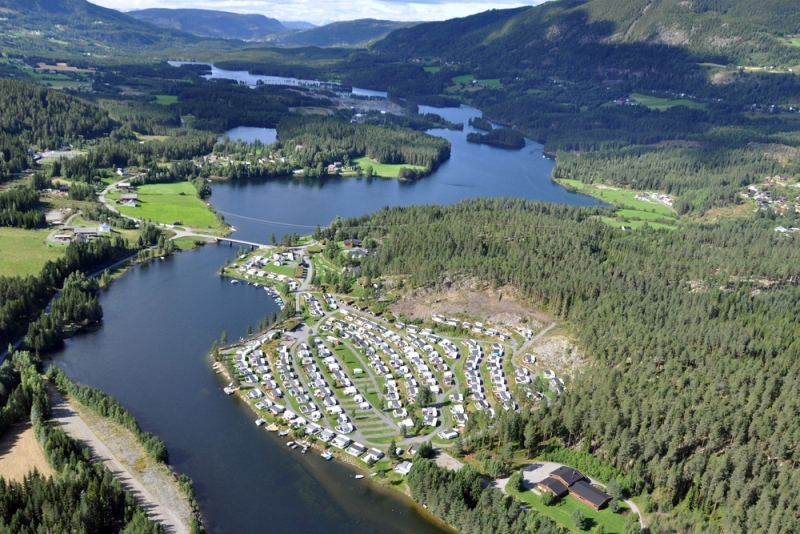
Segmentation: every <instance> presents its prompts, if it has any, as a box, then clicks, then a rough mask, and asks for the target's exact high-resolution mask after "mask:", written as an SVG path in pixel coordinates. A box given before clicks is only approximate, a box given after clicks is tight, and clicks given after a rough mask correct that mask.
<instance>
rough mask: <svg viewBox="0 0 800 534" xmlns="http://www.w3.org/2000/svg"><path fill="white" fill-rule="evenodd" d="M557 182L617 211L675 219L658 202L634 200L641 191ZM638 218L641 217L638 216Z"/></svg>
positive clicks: (566, 180)
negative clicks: (630, 211) (608, 204)
mask: <svg viewBox="0 0 800 534" xmlns="http://www.w3.org/2000/svg"><path fill="white" fill-rule="evenodd" d="M559 181H560V182H561V183H563V184H565V185H568V186H570V187H572V188H573V189H575V190H577V191H580V192H581V193H586V194H587V195H592V196H593V197H596V198H599V199H600V200H604V201H605V202H608V203H610V204H614V205H615V206H616V207H617V208H619V209H626V208H627V209H631V210H635V211H641V212H647V213H654V214H657V215H658V216H659V217H665V218H670V219H675V218H677V215H676V214H675V212H674V211H673V210H672V208H670V207H669V206H665V205H664V204H662V203H660V202H648V201H646V200H636V195H638V194H639V193H641V191H632V190H630V189H601V188H599V187H595V186H592V185H588V184H584V183H583V182H581V181H580V180H568V179H565V180H559ZM639 217H643V215H639Z"/></svg>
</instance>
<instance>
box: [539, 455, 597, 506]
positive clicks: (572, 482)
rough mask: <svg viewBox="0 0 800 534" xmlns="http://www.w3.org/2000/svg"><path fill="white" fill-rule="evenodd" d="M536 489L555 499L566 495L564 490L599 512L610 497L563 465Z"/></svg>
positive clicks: (574, 470)
mask: <svg viewBox="0 0 800 534" xmlns="http://www.w3.org/2000/svg"><path fill="white" fill-rule="evenodd" d="M537 487H538V488H539V489H541V490H542V491H551V492H552V493H553V494H554V495H556V496H557V497H561V496H563V495H566V493H565V490H566V492H567V493H569V495H571V496H572V497H575V498H576V499H578V500H579V501H581V502H582V503H584V504H587V505H589V506H591V507H592V508H594V509H595V510H600V509H601V508H603V507H605V506H606V505H608V503H609V502H610V501H611V495H609V494H607V493H606V492H604V491H602V490H599V489H597V488H595V487H594V486H592V485H591V484H590V483H589V479H588V478H586V476H584V474H583V473H581V472H580V471H578V470H577V469H573V468H571V467H567V466H565V465H562V466H561V467H559V468H558V469H556V470H555V471H553V472H552V473H550V476H549V477H547V478H546V479H544V480H543V481H541V482H539V483H538V484H537Z"/></svg>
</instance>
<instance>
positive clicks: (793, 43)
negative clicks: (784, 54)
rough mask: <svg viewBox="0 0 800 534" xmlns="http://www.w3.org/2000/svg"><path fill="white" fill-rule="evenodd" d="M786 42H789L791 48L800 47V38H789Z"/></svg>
mask: <svg viewBox="0 0 800 534" xmlns="http://www.w3.org/2000/svg"><path fill="white" fill-rule="evenodd" d="M786 42H788V43H789V45H790V46H800V37H787V38H786Z"/></svg>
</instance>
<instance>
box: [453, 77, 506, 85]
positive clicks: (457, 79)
mask: <svg viewBox="0 0 800 534" xmlns="http://www.w3.org/2000/svg"><path fill="white" fill-rule="evenodd" d="M472 80H475V81H476V82H478V83H479V84H481V85H484V86H486V87H491V88H495V87H500V78H492V79H488V80H476V79H475V76H474V75H472V74H465V75H463V76H456V77H455V78H453V83H454V84H456V85H461V84H462V83H467V84H468V83H471V82H472Z"/></svg>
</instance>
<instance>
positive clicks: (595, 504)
mask: <svg viewBox="0 0 800 534" xmlns="http://www.w3.org/2000/svg"><path fill="white" fill-rule="evenodd" d="M569 494H570V495H571V496H573V497H575V498H576V499H578V500H579V501H581V502H583V503H584V504H588V505H589V506H591V507H592V508H594V509H595V510H599V509H600V508H603V507H605V506H606V505H607V504H608V503H609V502H610V501H611V495H609V494H608V493H606V492H604V491H601V490H599V489H597V488H595V487H594V486H592V485H591V484H589V483H588V482H586V481H585V480H579V481H578V482H576V483H575V484H573V485H572V486H570V488H569Z"/></svg>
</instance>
